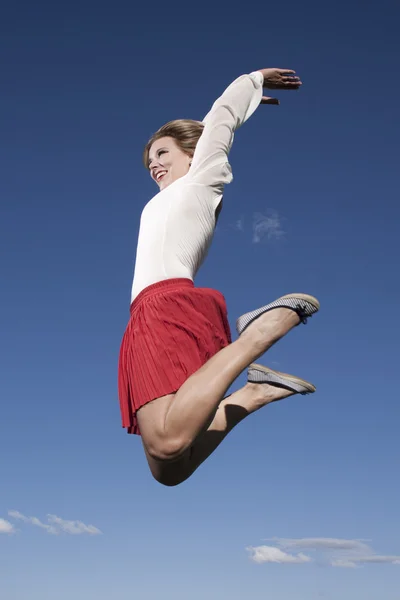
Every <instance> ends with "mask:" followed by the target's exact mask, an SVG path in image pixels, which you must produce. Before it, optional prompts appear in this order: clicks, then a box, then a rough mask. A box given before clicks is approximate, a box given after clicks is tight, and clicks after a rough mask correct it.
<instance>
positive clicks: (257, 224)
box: [253, 210, 285, 244]
mask: <svg viewBox="0 0 400 600" xmlns="http://www.w3.org/2000/svg"><path fill="white" fill-rule="evenodd" d="M284 233H285V232H284V231H283V229H282V225H281V219H280V217H279V215H278V213H277V212H276V211H273V210H271V211H268V214H266V215H264V214H262V213H259V212H257V213H254V214H253V243H254V244H258V243H259V242H261V240H262V238H264V237H266V238H267V239H268V240H277V239H281V238H282V236H283V235H284Z"/></svg>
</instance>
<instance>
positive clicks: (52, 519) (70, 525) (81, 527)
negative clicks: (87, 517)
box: [48, 515, 101, 535]
mask: <svg viewBox="0 0 400 600" xmlns="http://www.w3.org/2000/svg"><path fill="white" fill-rule="evenodd" d="M48 520H49V523H52V524H53V525H54V526H56V527H58V528H59V529H60V530H61V531H64V532H65V533H70V534H71V535H79V534H82V533H88V534H89V535H99V534H100V533H101V531H100V529H97V527H94V526H93V525H85V523H82V521H66V520H65V519H61V518H60V517H56V515H48Z"/></svg>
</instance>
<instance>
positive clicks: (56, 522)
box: [8, 510, 101, 535]
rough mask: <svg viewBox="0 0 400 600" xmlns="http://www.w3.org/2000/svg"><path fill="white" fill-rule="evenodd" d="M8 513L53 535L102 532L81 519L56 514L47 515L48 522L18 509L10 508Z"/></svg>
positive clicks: (96, 533)
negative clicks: (66, 518) (24, 513)
mask: <svg viewBox="0 0 400 600" xmlns="http://www.w3.org/2000/svg"><path fill="white" fill-rule="evenodd" d="M8 515H9V516H10V517H12V518H13V519H17V520H19V521H23V522H24V523H28V524H30V525H34V526H35V527H40V528H41V529H44V530H45V531H47V533H49V534H51V535H58V534H60V533H68V534H70V535H81V534H84V533H87V534H89V535H99V534H101V531H100V529H97V527H94V525H85V523H82V522H81V521H66V520H65V519H62V518H61V517H57V516H56V515H47V521H48V522H47V523H43V522H42V521H40V519H38V518H37V517H26V516H25V515H23V514H22V513H20V512H18V511H17V510H9V511H8Z"/></svg>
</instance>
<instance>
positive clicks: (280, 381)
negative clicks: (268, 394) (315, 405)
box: [247, 363, 316, 395]
mask: <svg viewBox="0 0 400 600" xmlns="http://www.w3.org/2000/svg"><path fill="white" fill-rule="evenodd" d="M247 381H248V382H249V383H268V384H269V385H274V386H276V387H283V388H285V389H286V390H290V391H292V392H296V393H297V394H303V395H304V394H312V393H314V392H315V391H316V387H315V385H313V384H312V383H310V382H308V381H306V380H305V379H300V377H295V376H294V375H289V374H288V373H281V372H280V371H274V370H273V369H270V368H269V367H264V366H263V365H258V364H255V363H254V364H251V365H250V366H249V368H248V371H247Z"/></svg>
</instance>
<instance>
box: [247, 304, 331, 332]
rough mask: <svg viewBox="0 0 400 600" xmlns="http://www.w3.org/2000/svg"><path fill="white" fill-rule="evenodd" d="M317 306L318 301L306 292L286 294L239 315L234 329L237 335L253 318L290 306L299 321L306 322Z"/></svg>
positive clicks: (316, 309)
mask: <svg viewBox="0 0 400 600" xmlns="http://www.w3.org/2000/svg"><path fill="white" fill-rule="evenodd" d="M319 306H320V305H319V302H318V300H317V299H316V298H314V296H309V295H308V294H287V295H286V296H281V297H280V298H278V300H275V302H271V303H270V304H267V305H266V306H263V307H262V308H258V309H257V310H253V311H251V312H248V313H246V314H245V315H242V316H241V317H239V318H238V320H237V321H236V331H237V332H238V334H239V335H240V334H242V333H243V331H244V330H245V329H247V327H248V326H249V325H250V324H251V323H252V322H253V321H254V320H255V319H257V318H258V317H260V316H261V315H263V314H264V313H266V312H268V311H269V310H273V309H274V308H290V309H291V310H294V312H296V313H297V314H298V315H299V317H300V321H301V323H304V324H306V323H307V318H308V317H311V316H312V315H313V314H314V313H316V312H318V310H319Z"/></svg>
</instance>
